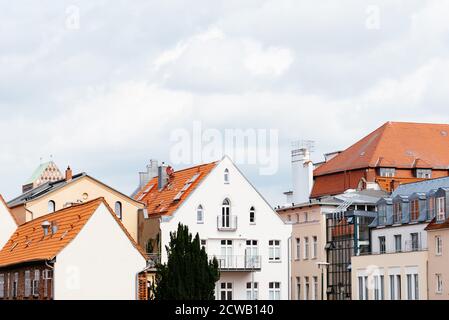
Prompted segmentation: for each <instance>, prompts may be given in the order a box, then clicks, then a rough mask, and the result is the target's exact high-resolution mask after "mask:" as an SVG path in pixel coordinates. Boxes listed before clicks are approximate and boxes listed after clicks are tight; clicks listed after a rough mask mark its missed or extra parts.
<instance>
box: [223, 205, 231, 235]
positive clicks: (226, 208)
mask: <svg viewBox="0 0 449 320" xmlns="http://www.w3.org/2000/svg"><path fill="white" fill-rule="evenodd" d="M221 227H222V228H230V227H231V201H229V199H225V200H224V201H223V204H222V207H221Z"/></svg>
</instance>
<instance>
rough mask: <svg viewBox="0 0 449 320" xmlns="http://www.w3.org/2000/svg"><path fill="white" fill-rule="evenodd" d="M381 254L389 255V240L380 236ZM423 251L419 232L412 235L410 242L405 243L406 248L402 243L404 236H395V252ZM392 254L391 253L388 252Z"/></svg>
mask: <svg viewBox="0 0 449 320" xmlns="http://www.w3.org/2000/svg"><path fill="white" fill-rule="evenodd" d="M378 241H379V253H380V254H384V253H387V251H388V250H387V240H386V237H385V236H379V237H378ZM421 249H423V246H422V243H421V240H420V234H419V233H418V232H413V233H410V238H409V240H408V241H405V247H404V246H403V242H402V235H400V234H396V235H394V252H409V251H419V250H421ZM388 253H390V252H388Z"/></svg>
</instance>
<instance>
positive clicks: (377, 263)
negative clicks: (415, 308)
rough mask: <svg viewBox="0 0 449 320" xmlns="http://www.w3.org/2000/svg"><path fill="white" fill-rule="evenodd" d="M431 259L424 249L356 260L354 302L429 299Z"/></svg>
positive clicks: (354, 259) (353, 277)
mask: <svg viewBox="0 0 449 320" xmlns="http://www.w3.org/2000/svg"><path fill="white" fill-rule="evenodd" d="M427 256H428V252H427V251H425V250H423V251H412V252H398V253H387V254H371V255H366V256H355V257H352V259H351V266H352V300H427V296H428V295H427V260H428V259H427ZM376 291H377V294H376Z"/></svg>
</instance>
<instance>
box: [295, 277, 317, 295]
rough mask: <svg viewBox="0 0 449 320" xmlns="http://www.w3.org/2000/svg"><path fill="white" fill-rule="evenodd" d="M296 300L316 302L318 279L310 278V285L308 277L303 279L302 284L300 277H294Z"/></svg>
mask: <svg viewBox="0 0 449 320" xmlns="http://www.w3.org/2000/svg"><path fill="white" fill-rule="evenodd" d="M311 285H312V287H311ZM303 291H304V292H303ZM296 299H297V300H318V277H312V284H310V277H304V283H301V277H296Z"/></svg>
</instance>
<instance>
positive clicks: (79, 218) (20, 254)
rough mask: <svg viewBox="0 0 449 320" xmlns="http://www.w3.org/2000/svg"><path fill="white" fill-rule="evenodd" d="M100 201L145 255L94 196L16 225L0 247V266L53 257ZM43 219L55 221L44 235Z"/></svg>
mask: <svg viewBox="0 0 449 320" xmlns="http://www.w3.org/2000/svg"><path fill="white" fill-rule="evenodd" d="M102 203H103V204H104V205H106V207H107V208H108V210H109V212H110V213H111V215H112V216H113V217H114V218H115V220H116V221H117V222H118V223H119V225H120V227H121V228H122V230H123V231H124V232H125V234H126V235H127V236H128V238H129V239H130V241H131V242H132V243H133V245H134V246H135V247H136V248H137V249H138V250H139V252H140V253H141V254H142V255H143V256H144V257H145V258H146V255H145V253H144V252H143V250H142V249H141V248H140V247H139V246H138V245H137V243H136V242H135V241H134V240H133V239H132V237H131V236H130V235H129V233H128V232H127V231H126V229H125V227H124V226H123V224H122V223H121V222H120V220H119V219H118V218H117V217H116V215H115V214H114V213H113V212H112V211H111V208H110V207H109V206H108V205H107V203H106V202H105V201H104V199H103V198H98V199H95V200H92V201H89V202H86V203H84V204H79V205H74V206H72V207H69V208H65V209H62V210H59V211H56V212H55V213H51V214H48V215H45V216H42V217H39V218H37V219H34V220H32V221H30V222H27V223H25V224H22V225H21V226H19V227H18V228H17V230H16V231H15V232H14V234H13V235H12V236H11V238H10V239H9V240H8V242H7V243H6V245H5V246H4V247H3V249H2V250H1V251H0V267H4V266H8V265H14V264H18V263H23V262H31V261H45V260H51V259H53V258H55V257H56V256H57V255H58V253H59V252H61V251H62V250H63V249H64V248H65V247H66V246H67V245H68V244H69V243H70V242H71V241H72V240H73V239H75V238H76V236H77V235H78V234H79V232H80V231H81V230H82V229H83V227H84V226H85V225H86V223H87V221H89V219H90V217H91V216H92V215H93V214H94V213H95V211H96V210H97V208H98V207H99V206H100V204H102ZM44 221H49V222H51V223H55V224H56V225H57V226H58V229H57V232H56V233H55V234H53V235H52V234H51V232H49V235H47V236H44V231H43V229H42V226H41V224H42V222H44Z"/></svg>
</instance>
